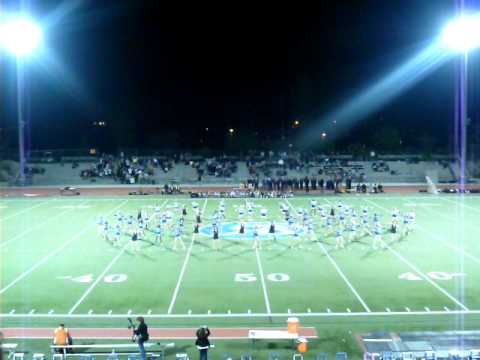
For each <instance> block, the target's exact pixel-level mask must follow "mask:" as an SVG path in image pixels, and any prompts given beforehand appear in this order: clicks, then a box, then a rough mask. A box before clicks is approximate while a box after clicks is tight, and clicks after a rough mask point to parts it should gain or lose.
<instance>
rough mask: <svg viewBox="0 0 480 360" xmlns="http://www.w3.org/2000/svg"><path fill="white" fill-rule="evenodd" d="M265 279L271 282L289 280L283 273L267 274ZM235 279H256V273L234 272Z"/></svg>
mask: <svg viewBox="0 0 480 360" xmlns="http://www.w3.org/2000/svg"><path fill="white" fill-rule="evenodd" d="M267 279H268V280H270V281H273V282H285V281H288V280H290V276H288V275H287V274H284V273H272V274H268V275H267ZM235 281H238V282H254V281H257V275H255V274H253V273H245V274H235Z"/></svg>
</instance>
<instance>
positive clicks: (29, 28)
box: [0, 18, 43, 58]
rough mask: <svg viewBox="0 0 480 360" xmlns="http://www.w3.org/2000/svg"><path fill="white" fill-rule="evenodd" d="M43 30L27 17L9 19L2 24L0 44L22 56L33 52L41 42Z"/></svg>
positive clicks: (19, 56) (18, 56)
mask: <svg viewBox="0 0 480 360" xmlns="http://www.w3.org/2000/svg"><path fill="white" fill-rule="evenodd" d="M42 38H43V34H42V30H41V29H40V27H39V26H38V25H37V24H35V23H34V22H33V21H31V20H29V19H27V18H17V19H13V20H7V21H5V22H4V23H3V24H1V25H0V45H1V47H2V48H4V49H5V50H6V51H7V52H9V53H11V54H13V55H15V56H16V57H17V58H21V57H24V56H27V55H29V54H31V53H32V52H33V51H34V50H35V49H36V48H37V47H38V46H39V45H40V43H41V41H42Z"/></svg>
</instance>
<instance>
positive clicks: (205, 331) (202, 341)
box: [195, 326, 210, 360]
mask: <svg viewBox="0 0 480 360" xmlns="http://www.w3.org/2000/svg"><path fill="white" fill-rule="evenodd" d="M209 336H210V329H209V328H208V327H207V326H202V327H201V328H200V329H198V330H197V340H196V341H195V345H196V346H197V349H198V351H199V352H200V360H208V349H209V348H210V341H209V340H208V337H209Z"/></svg>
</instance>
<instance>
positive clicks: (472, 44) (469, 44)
mask: <svg viewBox="0 0 480 360" xmlns="http://www.w3.org/2000/svg"><path fill="white" fill-rule="evenodd" d="M442 41H443V43H444V44H445V45H446V46H447V47H448V48H449V49H450V50H452V51H456V52H467V51H469V50H472V49H475V48H477V47H480V14H475V15H463V16H460V17H459V18H457V19H455V20H453V21H452V22H450V23H449V24H448V25H447V26H446V27H445V28H444V29H443V32H442Z"/></svg>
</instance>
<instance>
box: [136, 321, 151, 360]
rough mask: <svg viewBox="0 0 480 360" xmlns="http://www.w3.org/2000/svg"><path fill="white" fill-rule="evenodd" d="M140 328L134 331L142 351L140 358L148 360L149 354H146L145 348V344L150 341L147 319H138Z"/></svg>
mask: <svg viewBox="0 0 480 360" xmlns="http://www.w3.org/2000/svg"><path fill="white" fill-rule="evenodd" d="M137 321H138V326H137V328H136V329H134V330H133V333H134V335H135V337H136V340H137V344H138V349H139V350H140V356H141V357H142V360H147V354H146V353H145V347H144V346H143V343H144V342H146V341H148V338H149V336H148V326H147V324H145V319H144V318H143V317H142V316H139V317H137Z"/></svg>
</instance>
